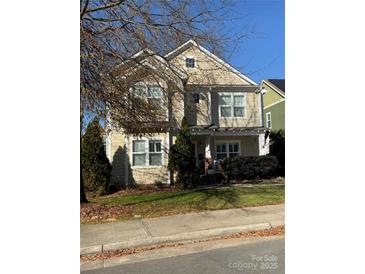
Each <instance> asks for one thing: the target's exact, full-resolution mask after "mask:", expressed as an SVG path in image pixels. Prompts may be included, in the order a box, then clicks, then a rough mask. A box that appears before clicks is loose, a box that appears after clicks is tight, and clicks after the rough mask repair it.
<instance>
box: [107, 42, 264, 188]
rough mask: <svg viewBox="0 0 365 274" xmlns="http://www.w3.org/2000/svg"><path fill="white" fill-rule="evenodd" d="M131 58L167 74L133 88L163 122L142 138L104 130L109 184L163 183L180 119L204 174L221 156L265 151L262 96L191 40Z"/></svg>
mask: <svg viewBox="0 0 365 274" xmlns="http://www.w3.org/2000/svg"><path fill="white" fill-rule="evenodd" d="M135 58H140V59H139V60H138V66H139V67H143V69H151V71H153V68H156V66H160V68H161V67H164V68H165V70H166V71H170V72H171V73H170V74H169V76H167V77H166V75H164V76H162V75H157V76H156V75H154V76H153V77H152V76H151V77H150V79H147V80H146V81H143V83H137V84H136V85H135V86H134V87H133V88H134V89H135V90H136V91H137V92H140V93H143V94H145V96H146V97H147V98H149V99H151V100H155V101H156V103H157V104H159V105H161V108H165V109H166V120H165V122H166V123H165V125H166V126H161V125H159V126H158V127H156V128H153V127H150V128H149V134H148V135H142V136H136V135H134V134H133V133H132V132H127V131H125V130H123V129H118V130H117V129H111V130H109V132H108V135H107V140H106V142H107V155H108V158H109V159H110V161H111V163H112V167H113V170H112V178H111V183H112V184H114V185H115V186H120V185H128V184H132V183H137V184H150V183H154V182H156V181H159V182H163V183H169V182H170V180H171V178H172V177H171V174H169V171H168V169H167V164H168V153H169V148H170V146H171V145H172V144H173V143H174V141H175V136H176V134H177V132H178V130H179V127H180V123H181V120H182V118H183V117H186V119H187V121H188V124H189V126H190V129H191V134H192V140H193V143H194V151H195V157H196V160H197V165H201V166H203V167H204V168H205V171H206V172H211V171H212V170H213V169H214V168H215V167H216V166H217V165H216V163H217V162H218V161H219V160H221V159H224V158H226V157H234V156H237V155H247V156H249V155H266V154H267V153H268V140H265V132H266V128H265V127H264V116H263V97H262V94H261V90H260V86H259V85H257V84H256V83H255V82H254V81H252V80H251V79H249V78H248V77H246V76H245V75H243V74H242V73H240V72H239V71H238V70H236V69H235V68H233V67H231V66H230V65H229V64H227V63H226V62H224V61H223V60H221V59H220V58H218V57H217V56H216V55H214V54H212V53H211V52H209V51H208V50H207V49H205V48H204V47H202V46H200V45H199V44H197V43H196V42H195V41H193V40H189V41H188V42H186V43H184V44H183V45H181V46H179V47H178V48H176V49H175V50H173V51H171V52H170V53H168V54H167V55H165V56H163V57H162V56H158V55H156V54H153V53H152V52H151V51H149V50H144V51H141V52H140V53H137V54H136V55H135ZM137 70H138V69H136V68H135V69H134V70H133V71H137ZM162 89H169V90H170V91H172V92H170V93H169V94H170V95H169V96H168V98H163V97H164V95H163V94H164V92H162Z"/></svg>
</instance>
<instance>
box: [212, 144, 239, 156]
mask: <svg viewBox="0 0 365 274" xmlns="http://www.w3.org/2000/svg"><path fill="white" fill-rule="evenodd" d="M239 153H240V152H239V142H224V143H218V144H217V145H216V155H217V160H222V159H224V158H227V157H235V156H238V155H239Z"/></svg>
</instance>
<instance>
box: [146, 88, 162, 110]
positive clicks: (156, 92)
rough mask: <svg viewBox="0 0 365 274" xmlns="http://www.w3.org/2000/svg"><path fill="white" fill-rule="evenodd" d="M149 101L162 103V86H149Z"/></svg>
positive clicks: (159, 104) (156, 103)
mask: <svg viewBox="0 0 365 274" xmlns="http://www.w3.org/2000/svg"><path fill="white" fill-rule="evenodd" d="M147 100H148V103H150V104H154V105H156V106H161V104H162V88H161V87H160V86H149V87H148V90H147Z"/></svg>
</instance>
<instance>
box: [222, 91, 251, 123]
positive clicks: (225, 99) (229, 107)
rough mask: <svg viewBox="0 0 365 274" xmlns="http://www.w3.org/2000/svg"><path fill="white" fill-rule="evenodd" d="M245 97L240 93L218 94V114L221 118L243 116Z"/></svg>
mask: <svg viewBox="0 0 365 274" xmlns="http://www.w3.org/2000/svg"><path fill="white" fill-rule="evenodd" d="M245 107H246V98H245V95H243V94H242V93H237V94H236V93H221V94H219V116H220V117H222V118H234V117H238V118H243V117H245Z"/></svg>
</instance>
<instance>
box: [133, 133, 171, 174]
mask: <svg viewBox="0 0 365 274" xmlns="http://www.w3.org/2000/svg"><path fill="white" fill-rule="evenodd" d="M133 141H145V144H146V145H145V151H144V152H133ZM150 141H160V142H161V152H160V153H161V165H159V166H156V165H149V162H150V157H149V156H150V155H149V154H150V143H149V142H150ZM130 151H131V153H130V162H131V163H132V164H131V168H132V169H143V168H161V167H163V166H164V156H165V155H164V142H163V140H162V139H161V138H156V139H152V138H146V137H139V138H133V139H132V140H131V150H130ZM152 153H159V152H152ZM134 154H146V160H145V161H146V162H145V163H146V165H144V166H141V165H133V155H134Z"/></svg>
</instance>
